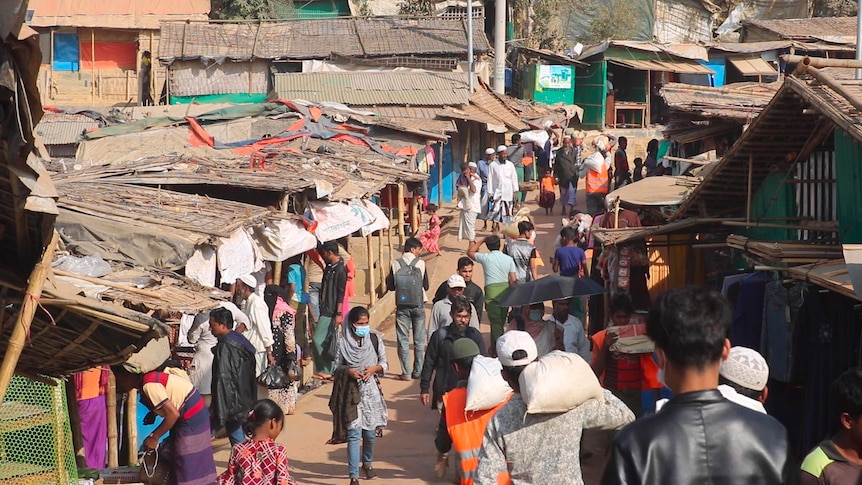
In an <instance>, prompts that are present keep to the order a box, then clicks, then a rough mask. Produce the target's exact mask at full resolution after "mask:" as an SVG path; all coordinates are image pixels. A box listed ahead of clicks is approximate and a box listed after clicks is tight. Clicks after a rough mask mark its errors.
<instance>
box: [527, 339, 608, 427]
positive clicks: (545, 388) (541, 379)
mask: <svg viewBox="0 0 862 485" xmlns="http://www.w3.org/2000/svg"><path fill="white" fill-rule="evenodd" d="M518 382H519V383H520V385H521V398H522V399H523V400H524V403H525V404H526V405H527V413H528V414H547V413H564V412H567V411H570V410H572V409H574V408H576V407H577V406H579V405H581V404H583V403H584V402H586V401H588V400H589V399H603V398H604V394H603V392H602V386H601V384H599V380H598V378H597V377H596V374H595V373H594V372H593V369H592V368H591V367H590V364H588V363H587V362H586V361H585V360H584V359H583V358H581V356H579V355H578V354H571V353H568V352H562V351H559V350H555V351H553V352H551V353H549V354H547V355H544V356H542V357H540V358H539V360H537V361H535V362H533V363H532V364H530V365H528V366H527V368H526V369H524V372H522V373H521V378H520V379H519V380H518Z"/></svg>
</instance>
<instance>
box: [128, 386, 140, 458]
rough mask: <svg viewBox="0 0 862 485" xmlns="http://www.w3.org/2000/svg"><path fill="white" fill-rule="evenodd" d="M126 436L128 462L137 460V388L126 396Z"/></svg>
mask: <svg viewBox="0 0 862 485" xmlns="http://www.w3.org/2000/svg"><path fill="white" fill-rule="evenodd" d="M126 437H127V438H128V446H129V450H128V453H129V464H134V463H137V461H138V390H137V389H132V390H131V391H129V394H128V395H127V396H126Z"/></svg>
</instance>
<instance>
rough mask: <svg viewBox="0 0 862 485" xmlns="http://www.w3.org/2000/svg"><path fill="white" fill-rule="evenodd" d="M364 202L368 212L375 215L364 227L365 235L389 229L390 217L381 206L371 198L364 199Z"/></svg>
mask: <svg viewBox="0 0 862 485" xmlns="http://www.w3.org/2000/svg"><path fill="white" fill-rule="evenodd" d="M362 203H363V204H365V208H366V209H367V210H368V212H370V213H371V215H373V216H374V221H373V222H372V223H371V224H368V225H367V226H365V227H363V228H362V236H363V237H364V236H367V235H369V234H373V233H374V232H375V231H380V230H382V229H389V218H388V217H386V214H384V213H383V211H382V210H380V207H377V204H375V203H373V202H371V201H369V200H363V201H362Z"/></svg>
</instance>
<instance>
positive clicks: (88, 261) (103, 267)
mask: <svg viewBox="0 0 862 485" xmlns="http://www.w3.org/2000/svg"><path fill="white" fill-rule="evenodd" d="M51 266H52V267H54V268H57V269H59V270H63V271H66V272H67V273H75V274H78V275H81V276H89V277H91V278H100V277H102V276H105V275H107V274H110V273H111V265H110V264H108V263H107V262H105V260H104V259H102V257H101V256H99V255H98V254H93V255H90V256H84V257H83V258H76V257H75V256H60V257H59V258H57V261H54V264H52V265H51Z"/></svg>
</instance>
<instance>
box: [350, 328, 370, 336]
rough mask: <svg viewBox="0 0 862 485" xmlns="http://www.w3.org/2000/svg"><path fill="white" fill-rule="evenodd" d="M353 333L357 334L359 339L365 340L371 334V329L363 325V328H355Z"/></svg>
mask: <svg viewBox="0 0 862 485" xmlns="http://www.w3.org/2000/svg"><path fill="white" fill-rule="evenodd" d="M353 333H355V334H356V336H357V337H359V338H365V337H367V336H368V334H369V333H371V327H370V326H368V325H363V326H361V327H353Z"/></svg>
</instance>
